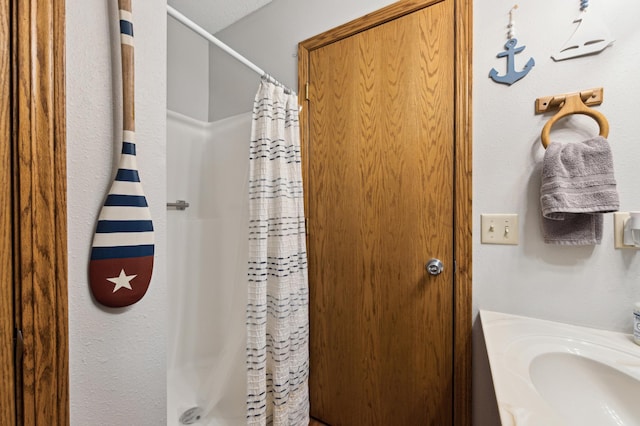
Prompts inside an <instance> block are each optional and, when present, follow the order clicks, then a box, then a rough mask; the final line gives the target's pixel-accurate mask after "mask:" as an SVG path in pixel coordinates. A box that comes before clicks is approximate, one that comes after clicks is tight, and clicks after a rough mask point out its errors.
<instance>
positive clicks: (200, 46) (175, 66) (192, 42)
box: [167, 17, 209, 121]
mask: <svg viewBox="0 0 640 426" xmlns="http://www.w3.org/2000/svg"><path fill="white" fill-rule="evenodd" d="M167 108H168V109H169V110H171V111H175V112H179V113H180V114H184V115H186V116H189V117H191V118H195V119H196V120H201V121H207V120H208V118H209V42H208V41H207V40H205V39H204V38H202V37H201V36H199V35H198V34H196V33H194V32H193V31H192V30H191V29H189V28H187V27H185V26H184V25H183V24H181V23H180V22H178V21H176V20H175V19H174V18H171V17H168V18H167Z"/></svg>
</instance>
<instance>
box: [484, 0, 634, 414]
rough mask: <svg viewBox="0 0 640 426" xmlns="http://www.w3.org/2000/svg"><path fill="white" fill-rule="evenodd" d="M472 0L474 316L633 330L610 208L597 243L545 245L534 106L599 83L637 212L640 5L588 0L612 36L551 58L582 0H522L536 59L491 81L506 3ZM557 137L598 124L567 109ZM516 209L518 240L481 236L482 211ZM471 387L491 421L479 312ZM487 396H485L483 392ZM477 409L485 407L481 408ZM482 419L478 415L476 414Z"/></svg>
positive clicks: (630, 285) (627, 200)
mask: <svg viewBox="0 0 640 426" xmlns="http://www.w3.org/2000/svg"><path fill="white" fill-rule="evenodd" d="M500 3H501V4H494V3H492V4H491V5H489V4H486V2H484V3H483V4H482V6H480V4H479V2H476V7H475V11H474V33H475V34H474V35H475V37H474V91H473V101H474V104H473V107H474V131H473V135H474V141H473V144H474V150H473V153H474V154H473V155H474V160H473V162H474V164H473V170H474V173H473V185H474V197H473V200H474V206H473V211H474V228H473V229H474V253H473V256H474V257H473V265H474V268H473V286H474V291H473V298H474V315H475V314H477V310H478V309H488V310H496V311H503V312H509V313H515V314H521V315H526V316H532V317H537V318H544V319H550V320H556V321H563V322H569V323H574V324H579V325H587V326H592V327H596V328H604V329H610V330H617V331H623V332H627V333H629V332H631V318H632V317H631V311H632V304H633V302H634V301H637V300H640V285H638V278H639V276H640V252H635V251H623V250H615V249H614V247H613V220H612V215H611V214H609V215H606V216H605V222H604V235H603V241H602V244H601V245H599V246H589V247H567V246H553V245H546V244H544V242H543V240H542V234H541V228H540V209H539V189H540V165H541V161H542V157H543V155H544V149H543V147H542V145H541V143H540V137H539V136H540V131H541V129H542V127H543V126H544V123H545V122H546V120H548V119H549V118H550V117H551V115H535V114H534V101H535V99H536V98H537V97H541V96H547V95H554V94H558V93H565V92H574V91H579V90H584V89H589V88H593V87H600V86H602V87H604V103H603V104H602V105H600V106H597V107H594V108H597V109H598V110H599V111H601V112H602V113H604V114H605V115H606V116H607V117H608V119H609V123H610V125H611V131H610V134H609V141H610V142H611V148H612V150H613V157H614V167H615V175H616V179H617V183H618V191H619V195H620V210H621V211H628V210H638V209H640V193H638V185H637V179H638V172H637V170H638V168H637V165H636V164H635V159H637V158H640V145H639V144H638V143H637V136H636V135H637V134H638V132H639V131H640V122H639V121H638V120H637V118H636V111H637V107H635V106H634V103H635V98H634V96H635V95H636V94H637V93H638V91H639V89H640V83H639V82H638V80H637V79H636V78H635V75H637V73H638V71H640V31H638V30H637V28H636V26H635V25H633V23H632V20H630V19H629V18H628V17H629V16H637V14H638V13H639V12H640V4H638V2H635V1H632V0H617V1H608V2H602V1H601V2H591V3H590V7H589V11H588V14H589V15H595V16H597V17H600V19H602V20H603V22H604V23H605V24H606V26H607V27H608V28H609V29H610V31H611V32H612V35H613V36H614V37H615V38H616V42H615V43H614V44H613V46H611V47H609V48H608V49H607V50H605V51H603V52H602V53H600V54H598V55H594V56H589V57H583V58H575V59H570V60H567V61H562V62H554V61H553V60H552V59H551V58H550V54H551V53H552V52H554V51H556V50H558V49H559V48H560V47H561V46H562V45H563V44H564V43H565V41H566V40H567V39H568V38H569V36H570V35H571V32H572V30H573V28H575V25H574V24H572V20H573V18H574V17H576V16H577V15H578V11H579V8H578V6H579V2H578V1H571V2H557V1H552V0H540V1H536V2H520V3H519V5H520V7H519V9H517V10H516V12H515V13H516V15H515V20H516V37H517V38H518V39H519V44H520V45H526V46H527V47H526V49H525V50H524V52H522V53H521V54H520V55H518V56H517V64H518V67H517V69H520V68H519V67H522V65H523V64H524V62H525V61H526V60H528V58H529V57H534V59H535V61H536V65H535V67H534V68H533V70H532V71H531V72H530V74H529V75H528V76H527V77H525V78H524V79H523V80H521V81H519V82H517V83H515V84H514V85H513V86H511V87H508V86H505V85H498V84H496V83H494V82H492V81H491V80H490V79H489V78H488V73H489V70H490V69H491V68H492V67H495V68H496V69H498V70H500V72H501V73H502V70H503V69H504V68H503V67H504V59H497V58H496V57H495V55H496V54H497V53H498V52H500V51H502V50H503V47H502V46H503V45H504V42H505V24H506V23H507V20H508V11H509V8H510V7H511V6H512V5H513V4H512V3H513V2H511V3H509V2H500ZM554 129H557V130H554V131H553V132H552V138H553V139H554V140H556V141H563V140H580V139H584V138H586V137H588V136H589V135H593V134H596V133H597V126H596V125H595V122H593V121H592V120H590V119H588V118H586V117H576V118H572V119H571V120H570V122H569V123H566V122H565V124H564V125H562V124H561V125H558V126H554ZM498 212H499V213H518V214H519V216H520V245H518V246H491V245H481V244H480V243H479V234H480V221H479V218H480V214H481V213H498ZM474 318H475V321H476V324H475V327H474V342H475V349H476V350H475V351H474V374H475V376H474V379H475V384H474V396H475V398H476V409H477V412H478V413H482V415H480V414H479V415H478V416H477V420H478V421H477V424H478V425H480V424H482V425H484V424H486V425H493V424H495V422H492V421H491V420H489V418H490V417H489V416H490V415H495V412H493V410H487V404H483V403H481V402H480V401H484V402H488V401H489V400H491V398H493V396H492V395H491V384H490V381H489V376H488V374H487V368H488V366H487V364H486V354H485V352H484V347H483V342H482V336H481V329H480V327H479V324H478V322H479V319H478V318H477V317H474ZM487 397H490V398H489V400H487V399H486V398H487ZM483 411H484V412H483ZM481 419H482V421H481Z"/></svg>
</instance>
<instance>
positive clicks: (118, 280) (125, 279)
mask: <svg viewBox="0 0 640 426" xmlns="http://www.w3.org/2000/svg"><path fill="white" fill-rule="evenodd" d="M137 276H138V275H127V274H125V272H124V269H122V270H121V271H120V275H118V276H117V277H113V278H107V281H111V282H112V283H114V284H115V287H113V292H114V293H115V292H116V291H118V290H120V289H121V288H128V289H129V290H133V289H132V288H131V280H132V279H134V278H135V277H137Z"/></svg>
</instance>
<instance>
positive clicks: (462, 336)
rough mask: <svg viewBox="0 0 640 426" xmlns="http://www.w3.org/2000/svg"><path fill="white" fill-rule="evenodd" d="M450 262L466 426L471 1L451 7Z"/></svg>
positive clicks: (460, 406) (458, 390)
mask: <svg viewBox="0 0 640 426" xmlns="http://www.w3.org/2000/svg"><path fill="white" fill-rule="evenodd" d="M455 8H456V9H455V16H456V19H455V42H456V47H455V49H456V63H455V75H456V79H455V84H456V98H455V105H456V108H455V122H456V129H455V131H456V134H455V159H456V160H455V164H456V166H455V224H456V226H455V227H454V239H455V258H456V263H457V269H456V276H455V288H454V291H455V293H454V300H455V321H454V324H455V328H454V336H455V337H454V338H455V345H454V365H455V367H454V382H453V389H454V393H453V396H454V398H453V404H454V405H453V408H454V410H453V413H454V425H456V426H468V425H471V424H472V406H471V404H472V400H471V374H472V366H471V355H472V352H471V349H472V348H471V337H472V336H471V331H472V317H471V315H472V294H473V288H472V284H473V280H472V253H473V238H472V237H473V235H472V226H473V215H472V204H473V203H472V199H473V188H472V181H473V173H472V170H473V167H472V146H473V141H472V108H471V105H472V96H471V95H472V93H473V92H472V73H471V71H472V58H473V25H472V24H473V19H472V16H473V14H472V8H473V1H472V0H456V4H455Z"/></svg>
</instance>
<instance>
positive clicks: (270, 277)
mask: <svg viewBox="0 0 640 426" xmlns="http://www.w3.org/2000/svg"><path fill="white" fill-rule="evenodd" d="M249 162H250V166H249V167H250V171H249V271H248V280H249V294H248V304H247V424H249V425H283V426H297V425H305V426H306V425H308V424H309V391H308V377H309V348H308V343H309V318H308V317H309V315H308V302H309V292H308V281H307V253H306V244H305V226H304V209H303V197H302V172H301V161H300V132H299V123H298V98H297V96H296V95H295V94H289V93H285V90H284V89H283V88H282V87H281V86H279V85H275V84H273V83H271V82H269V81H268V79H265V78H263V80H262V82H261V83H260V87H259V89H258V93H257V94H256V99H255V103H254V108H253V125H252V129H251V148H250V156H249Z"/></svg>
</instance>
